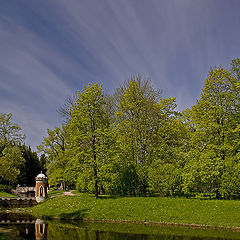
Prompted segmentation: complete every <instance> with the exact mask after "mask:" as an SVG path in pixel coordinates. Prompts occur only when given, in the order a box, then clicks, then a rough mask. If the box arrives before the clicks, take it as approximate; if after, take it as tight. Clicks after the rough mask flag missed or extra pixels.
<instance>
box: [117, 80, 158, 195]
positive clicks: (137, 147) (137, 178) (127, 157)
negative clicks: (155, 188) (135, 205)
mask: <svg viewBox="0 0 240 240" xmlns="http://www.w3.org/2000/svg"><path fill="white" fill-rule="evenodd" d="M116 95H117V96H118V106H117V111H116V118H117V128H116V130H117V132H118V142H119V148H120V149H121V151H120V158H121V159H123V161H125V163H124V164H123V173H124V172H126V173H128V174H127V175H126V174H124V176H128V177H127V178H126V180H127V181H131V183H126V184H125V186H131V190H132V194H133V195H135V193H136V190H138V191H139V192H141V193H142V194H143V195H146V192H147V187H148V182H147V181H148V180H147V178H148V177H147V175H148V167H149V165H150V164H151V159H152V158H151V151H152V145H153V142H152V141H153V138H154V134H156V132H157V129H158V127H159V116H158V113H159V111H158V107H159V105H158V102H157V98H158V97H159V91H156V90H154V88H153V87H152V85H151V82H150V80H149V79H143V78H142V77H141V76H137V77H133V78H131V79H130V81H129V82H127V83H126V84H125V85H124V86H123V87H122V88H120V89H117V92H116ZM135 172H137V174H136V173H135ZM131 177H132V178H131ZM124 191H126V190H124Z"/></svg>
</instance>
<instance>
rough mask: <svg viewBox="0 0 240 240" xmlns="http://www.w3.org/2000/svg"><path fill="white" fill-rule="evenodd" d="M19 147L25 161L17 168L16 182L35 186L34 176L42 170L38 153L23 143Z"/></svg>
mask: <svg viewBox="0 0 240 240" xmlns="http://www.w3.org/2000/svg"><path fill="white" fill-rule="evenodd" d="M19 149H20V151H21V153H22V157H23V158H24V160H25V162H24V165H22V166H21V168H20V169H19V170H20V174H19V175H18V180H17V182H18V183H19V184H20V185H22V186H23V185H24V184H26V185H27V186H35V177H36V176H37V175H38V174H39V173H40V172H41V171H42V170H43V169H42V167H41V166H40V162H39V159H38V155H37V153H36V152H32V150H31V148H30V147H27V146H25V145H22V146H19Z"/></svg>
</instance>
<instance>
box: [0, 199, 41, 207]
mask: <svg viewBox="0 0 240 240" xmlns="http://www.w3.org/2000/svg"><path fill="white" fill-rule="evenodd" d="M35 205H37V202H36V199H35V198H0V208H23V207H32V206H35Z"/></svg>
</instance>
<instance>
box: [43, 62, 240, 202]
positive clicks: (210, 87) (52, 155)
mask: <svg viewBox="0 0 240 240" xmlns="http://www.w3.org/2000/svg"><path fill="white" fill-rule="evenodd" d="M239 76H240V60H239V59H235V60H233V61H232V65H231V69H230V70H228V69H224V68H223V67H222V66H220V67H218V68H215V69H212V70H211V71H210V72H209V74H208V76H207V79H206V81H205V84H204V88H203V89H202V93H201V96H200V98H199V99H198V100H197V102H196V104H195V105H193V106H192V107H191V108H190V109H186V110H185V111H183V112H177V111H176V107H177V105H176V102H175V98H163V97H161V91H158V90H155V89H154V88H153V86H152V84H151V81H150V80H149V79H144V78H143V77H141V76H136V77H132V78H131V79H130V80H129V81H127V82H125V83H124V84H123V85H122V86H121V87H120V88H117V89H116V91H115V93H114V95H113V96H109V95H106V94H104V91H103V89H102V86H99V85H98V84H92V83H90V84H89V85H88V86H85V87H84V89H82V90H81V91H79V92H78V94H77V95H74V98H72V99H75V100H74V101H68V102H67V103H66V104H65V105H64V107H62V108H61V113H62V115H65V118H66V120H65V125H63V126H62V128H61V129H60V128H56V129H55V130H48V137H46V138H44V141H43V144H42V145H41V146H39V149H41V150H43V151H44V152H45V154H47V156H48V160H47V168H48V174H49V176H50V179H51V180H50V181H51V182H52V184H53V185H59V184H60V183H62V184H63V185H66V184H67V185H76V187H77V189H78V190H79V191H81V192H94V193H95V196H96V197H98V195H99V194H101V193H103V194H104V193H108V194H118V195H124V196H126V195H133V196H135V195H143V196H146V195H147V194H148V195H156V194H157V195H160V196H171V195H186V196H195V197H198V198H225V199H230V198H238V197H239V192H240V177H239V176H240V175H239V173H240V155H239V149H240V146H239V144H240V111H239V110H240V109H239V108H240V94H239V88H240V83H239ZM63 139H64V144H65V145H64V146H63Z"/></svg>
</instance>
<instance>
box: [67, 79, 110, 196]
mask: <svg viewBox="0 0 240 240" xmlns="http://www.w3.org/2000/svg"><path fill="white" fill-rule="evenodd" d="M109 127H110V116H109V114H108V112H107V109H106V98H105V96H104V93H103V90H102V87H101V86H99V85H98V84H92V83H90V84H89V85H88V86H85V87H84V89H83V90H82V91H81V92H79V93H78V97H77V101H76V102H75V104H74V105H73V107H72V109H71V121H70V123H69V125H68V129H69V133H70V143H71V151H72V153H73V155H74V157H73V164H72V165H73V167H74V168H76V169H80V173H79V174H80V175H81V176H83V175H84V174H87V175H88V177H86V179H89V181H90V182H88V183H87V185H88V186H91V188H92V189H94V193H95V197H96V198H98V195H99V192H100V189H101V186H102V185H103V182H104V181H105V178H106V177H107V176H109V174H108V172H109V169H110V166H109V164H110V163H111V161H110V159H111V154H110V149H111V147H110V146H111V144H110V143H109V141H110V140H109V139H110V138H109V136H110V130H109ZM80 175H79V176H80ZM79 178H80V179H83V178H82V177H79Z"/></svg>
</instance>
